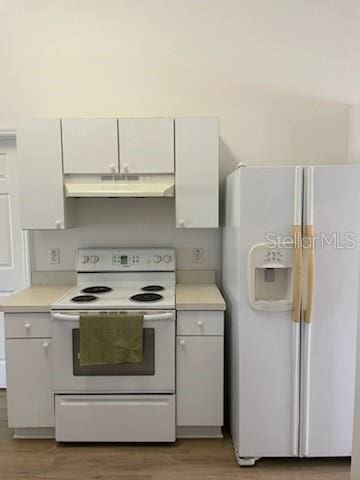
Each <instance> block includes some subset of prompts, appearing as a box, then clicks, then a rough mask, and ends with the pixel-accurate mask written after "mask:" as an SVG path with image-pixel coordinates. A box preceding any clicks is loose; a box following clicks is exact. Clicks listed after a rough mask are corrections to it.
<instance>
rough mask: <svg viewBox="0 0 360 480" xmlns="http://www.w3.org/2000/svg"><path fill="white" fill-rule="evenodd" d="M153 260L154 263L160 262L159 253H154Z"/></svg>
mask: <svg viewBox="0 0 360 480" xmlns="http://www.w3.org/2000/svg"><path fill="white" fill-rule="evenodd" d="M153 260H154V263H160V262H161V260H162V258H161V256H160V255H154V258H153Z"/></svg>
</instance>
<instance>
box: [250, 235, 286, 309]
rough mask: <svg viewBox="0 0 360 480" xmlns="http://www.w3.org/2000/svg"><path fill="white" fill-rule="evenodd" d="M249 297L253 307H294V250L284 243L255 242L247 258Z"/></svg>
mask: <svg viewBox="0 0 360 480" xmlns="http://www.w3.org/2000/svg"><path fill="white" fill-rule="evenodd" d="M248 280H249V300H250V304H251V306H252V307H253V308H255V309H256V310H265V311H286V310H292V308H293V283H294V252H293V249H292V248H289V246H288V245H287V246H286V247H285V246H280V245H278V246H277V247H276V248H271V247H270V246H269V245H267V244H262V243H261V244H258V245H254V246H253V247H252V248H251V250H250V252H249V262H248Z"/></svg>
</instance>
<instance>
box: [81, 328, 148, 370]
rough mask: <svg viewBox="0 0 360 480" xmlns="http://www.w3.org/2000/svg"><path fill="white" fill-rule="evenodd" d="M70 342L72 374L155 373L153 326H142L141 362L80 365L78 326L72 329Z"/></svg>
mask: <svg viewBox="0 0 360 480" xmlns="http://www.w3.org/2000/svg"><path fill="white" fill-rule="evenodd" d="M72 344H73V374H74V376H83V377H86V376H102V375H154V374H155V330H154V329H153V328H144V348H143V361H142V362H141V363H118V364H111V365H86V366H80V330H79V329H78V328H74V329H73V331H72Z"/></svg>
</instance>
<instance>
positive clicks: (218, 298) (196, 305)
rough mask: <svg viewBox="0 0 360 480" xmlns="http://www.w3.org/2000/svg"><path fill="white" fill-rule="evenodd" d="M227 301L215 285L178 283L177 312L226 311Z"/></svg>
mask: <svg viewBox="0 0 360 480" xmlns="http://www.w3.org/2000/svg"><path fill="white" fill-rule="evenodd" d="M225 309H226V305H225V300H224V299H223V297H222V295H221V293H220V290H219V289H218V287H217V286H216V285H215V283H210V284H208V283H205V284H204V283H178V284H177V285H176V310H225Z"/></svg>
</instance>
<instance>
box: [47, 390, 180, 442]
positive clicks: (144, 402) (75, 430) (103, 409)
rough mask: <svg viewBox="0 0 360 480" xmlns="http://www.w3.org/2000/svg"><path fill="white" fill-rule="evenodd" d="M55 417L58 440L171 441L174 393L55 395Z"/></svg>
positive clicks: (173, 439)
mask: <svg viewBox="0 0 360 480" xmlns="http://www.w3.org/2000/svg"><path fill="white" fill-rule="evenodd" d="M55 418H56V427H55V432H56V440H57V441H58V442H174V441H175V395H56V397H55ZM90 419H91V421H89V420H90Z"/></svg>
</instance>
